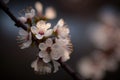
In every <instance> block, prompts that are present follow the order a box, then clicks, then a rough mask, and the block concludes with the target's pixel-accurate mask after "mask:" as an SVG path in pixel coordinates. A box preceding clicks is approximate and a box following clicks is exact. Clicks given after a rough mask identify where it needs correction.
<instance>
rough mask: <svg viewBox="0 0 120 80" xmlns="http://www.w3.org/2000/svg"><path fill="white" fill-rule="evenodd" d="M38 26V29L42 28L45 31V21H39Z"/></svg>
mask: <svg viewBox="0 0 120 80" xmlns="http://www.w3.org/2000/svg"><path fill="white" fill-rule="evenodd" d="M36 26H37V28H38V29H41V28H42V29H43V28H44V27H45V21H43V20H40V21H38V22H37V24H36Z"/></svg>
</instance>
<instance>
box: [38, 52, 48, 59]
mask: <svg viewBox="0 0 120 80" xmlns="http://www.w3.org/2000/svg"><path fill="white" fill-rule="evenodd" d="M46 56H47V52H46V51H43V50H42V51H40V52H39V57H40V58H43V57H46Z"/></svg>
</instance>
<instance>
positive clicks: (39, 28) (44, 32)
mask: <svg viewBox="0 0 120 80" xmlns="http://www.w3.org/2000/svg"><path fill="white" fill-rule="evenodd" d="M50 27H51V24H50V23H45V21H42V20H41V21H39V22H37V24H36V26H32V27H31V32H32V33H33V34H34V35H35V36H36V38H37V39H42V38H43V37H49V36H50V35H52V32H53V30H52V29H49V28H50Z"/></svg>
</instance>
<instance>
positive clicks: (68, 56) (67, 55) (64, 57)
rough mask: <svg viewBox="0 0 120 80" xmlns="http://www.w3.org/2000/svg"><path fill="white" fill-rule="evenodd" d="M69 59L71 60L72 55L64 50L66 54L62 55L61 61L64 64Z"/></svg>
mask: <svg viewBox="0 0 120 80" xmlns="http://www.w3.org/2000/svg"><path fill="white" fill-rule="evenodd" d="M68 59H70V53H69V51H67V50H64V53H63V54H62V57H61V60H62V62H66V61H67V60H68Z"/></svg>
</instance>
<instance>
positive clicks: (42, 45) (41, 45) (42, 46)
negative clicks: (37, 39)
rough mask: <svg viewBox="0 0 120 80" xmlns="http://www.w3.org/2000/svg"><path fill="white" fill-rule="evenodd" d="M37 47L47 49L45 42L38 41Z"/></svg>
mask: <svg viewBox="0 0 120 80" xmlns="http://www.w3.org/2000/svg"><path fill="white" fill-rule="evenodd" d="M39 49H41V50H44V51H45V50H46V49H47V46H46V44H45V43H40V44H39Z"/></svg>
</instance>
